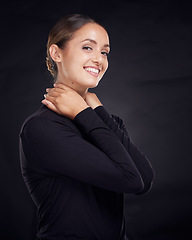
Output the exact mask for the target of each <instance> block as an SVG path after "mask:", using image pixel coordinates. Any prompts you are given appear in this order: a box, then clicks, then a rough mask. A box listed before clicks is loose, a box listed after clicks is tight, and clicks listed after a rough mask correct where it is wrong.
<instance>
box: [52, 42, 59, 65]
mask: <svg viewBox="0 0 192 240" xmlns="http://www.w3.org/2000/svg"><path fill="white" fill-rule="evenodd" d="M49 53H50V55H51V58H52V59H53V61H55V62H61V49H60V48H59V47H58V46H57V45H56V44H52V45H51V46H50V47H49Z"/></svg>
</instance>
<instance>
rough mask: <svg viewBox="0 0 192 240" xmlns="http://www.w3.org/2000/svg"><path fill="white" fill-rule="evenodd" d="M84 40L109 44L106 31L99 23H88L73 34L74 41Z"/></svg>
mask: <svg viewBox="0 0 192 240" xmlns="http://www.w3.org/2000/svg"><path fill="white" fill-rule="evenodd" d="M84 39H93V40H95V41H97V42H102V43H103V44H109V36H108V34H107V32H106V30H105V29H104V28H103V27H102V26H100V25H99V24H97V23H87V24H85V25H84V26H83V27H81V28H80V29H78V30H77V31H76V32H75V33H74V34H73V38H72V40H75V41H83V40H84Z"/></svg>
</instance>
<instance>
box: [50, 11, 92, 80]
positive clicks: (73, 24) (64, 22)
mask: <svg viewBox="0 0 192 240" xmlns="http://www.w3.org/2000/svg"><path fill="white" fill-rule="evenodd" d="M87 23H96V22H95V20H93V19H91V18H90V17H88V16H84V15H81V14H71V15H67V16H65V17H63V18H61V19H60V20H59V21H58V22H57V23H56V24H55V25H54V26H53V28H52V29H51V31H50V33H49V36H48V41H47V57H46V64H47V68H48V70H49V71H50V73H51V74H52V76H53V77H54V78H56V77H57V73H58V69H57V64H56V62H55V61H54V60H53V59H52V58H51V56H50V53H49V48H50V46H51V45H52V44H56V45H57V46H58V47H59V48H61V49H63V48H64V47H65V45H66V43H67V41H69V40H70V39H71V38H72V35H73V34H74V33H75V32H76V31H77V30H78V29H80V28H81V27H83V26H84V25H85V24H87Z"/></svg>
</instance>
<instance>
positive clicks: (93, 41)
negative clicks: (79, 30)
mask: <svg viewBox="0 0 192 240" xmlns="http://www.w3.org/2000/svg"><path fill="white" fill-rule="evenodd" d="M85 41H89V42H92V43H94V44H97V42H96V41H95V40H93V39H91V38H86V39H85V40H83V41H81V42H85ZM104 47H108V48H110V45H109V44H105V45H104Z"/></svg>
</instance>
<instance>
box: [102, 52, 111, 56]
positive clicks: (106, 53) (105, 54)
mask: <svg viewBox="0 0 192 240" xmlns="http://www.w3.org/2000/svg"><path fill="white" fill-rule="evenodd" d="M101 54H103V55H104V56H106V57H107V56H108V55H109V53H108V52H101Z"/></svg>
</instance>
